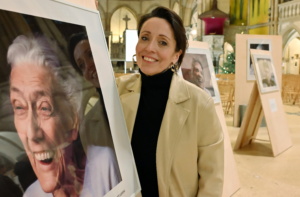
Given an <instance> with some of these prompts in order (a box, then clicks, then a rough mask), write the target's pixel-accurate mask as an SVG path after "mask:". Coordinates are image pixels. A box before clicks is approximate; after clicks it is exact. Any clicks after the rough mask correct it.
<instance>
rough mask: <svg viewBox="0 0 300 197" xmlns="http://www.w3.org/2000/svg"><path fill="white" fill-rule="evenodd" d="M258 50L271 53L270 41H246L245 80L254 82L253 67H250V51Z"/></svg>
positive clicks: (257, 39)
mask: <svg viewBox="0 0 300 197" xmlns="http://www.w3.org/2000/svg"><path fill="white" fill-rule="evenodd" d="M251 49H260V50H266V51H272V41H271V40H270V39H259V38H256V39H251V38H249V39H248V40H247V65H246V66H247V69H246V70H247V80H248V81H255V74H254V67H253V66H252V59H251V54H250V50H251Z"/></svg>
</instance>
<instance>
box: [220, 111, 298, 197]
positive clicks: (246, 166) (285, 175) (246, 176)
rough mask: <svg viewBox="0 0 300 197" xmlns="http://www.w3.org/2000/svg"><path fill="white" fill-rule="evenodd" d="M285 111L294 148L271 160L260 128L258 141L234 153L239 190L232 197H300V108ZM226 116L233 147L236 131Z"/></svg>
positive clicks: (231, 120)
mask: <svg viewBox="0 0 300 197" xmlns="http://www.w3.org/2000/svg"><path fill="white" fill-rule="evenodd" d="M284 109H285V112H286V117H287V121H288V125H289V129H290V134H291V138H292V142H293V146H292V147H291V148H289V149H288V150H286V151H284V152H283V153H281V154H280V155H278V156H277V157H273V156H272V149H271V144H270V142H269V136H268V131H267V128H266V127H261V128H260V129H259V132H258V136H257V138H259V139H260V140H256V141H255V142H254V143H252V144H251V145H249V146H246V147H244V148H243V149H239V150H237V151H234V152H233V153H234V158H235V161H236V165H237V170H238V175H239V179H240V184H241V187H240V189H239V190H238V191H237V192H235V193H234V194H233V195H232V197H269V196H270V197H299V196H300V107H299V106H295V105H284ZM225 116H226V123H227V126H228V133H229V137H230V140H231V145H232V147H234V145H235V141H236V139H237V136H238V133H239V128H237V127H233V126H232V125H233V117H232V115H225Z"/></svg>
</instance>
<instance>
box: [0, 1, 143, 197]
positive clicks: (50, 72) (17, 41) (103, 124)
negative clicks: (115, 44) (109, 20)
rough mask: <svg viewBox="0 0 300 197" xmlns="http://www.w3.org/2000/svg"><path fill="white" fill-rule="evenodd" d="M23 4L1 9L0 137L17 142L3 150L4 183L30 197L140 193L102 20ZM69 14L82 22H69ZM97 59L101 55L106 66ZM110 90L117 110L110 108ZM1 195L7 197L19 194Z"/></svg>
mask: <svg viewBox="0 0 300 197" xmlns="http://www.w3.org/2000/svg"><path fill="white" fill-rule="evenodd" d="M26 3H28V2H26V0H10V1H8V0H3V1H1V2H0V26H1V27H2V29H1V31H2V33H1V34H0V37H1V39H0V40H1V41H0V43H1V47H2V48H1V51H0V56H1V59H0V61H1V64H0V136H1V138H5V139H7V141H13V143H12V146H7V147H9V148H6V147H5V146H4V145H3V146H4V148H1V150H0V164H1V180H0V182H1V183H2V178H3V179H7V180H9V181H10V182H11V184H12V185H15V186H17V187H16V188H20V190H18V191H17V192H19V193H21V194H22V195H23V196H25V197H31V196H39V197H44V196H45V197H46V196H74V197H79V196H100V197H101V196H108V197H110V196H117V195H121V194H122V196H131V195H132V194H133V193H137V192H138V191H139V190H140V188H139V182H138V178H137V174H136V171H135V166H134V162H133V157H132V152H131V149H130V142H129V140H128V137H127V129H126V125H125V124H124V117H123V115H122V110H121V105H120V103H117V102H119V98H118V93H117V89H116V87H115V83H114V77H113V72H112V68H111V63H110V59H109V55H108V51H107V47H106V42H105V39H104V32H103V30H102V28H101V22H100V18H99V15H98V14H99V13H97V12H91V11H88V10H85V9H83V8H78V7H73V6H68V5H67V4H66V3H61V2H55V1H48V0H32V1H31V6H30V8H29V7H28V6H27V7H24V6H22V4H26ZM36 8H39V9H36ZM68 9H69V11H71V12H73V13H76V14H77V16H78V17H79V18H80V19H76V17H74V18H73V19H71V18H69V17H68V14H65V12H66V10H68ZM47 13H48V14H47ZM51 13H53V14H55V16H54V15H52V14H51ZM87 16H91V18H88V17H87ZM85 17H86V19H90V20H85V19H84V18H85ZM92 21H97V22H99V25H100V26H99V27H97V26H96V25H95V23H94V22H92ZM91 32H93V33H96V34H97V36H95V35H93V34H91ZM101 35H102V37H103V39H102V41H101V42H99V39H98V38H96V40H95V37H101ZM97 39H98V40H97ZM97 42H98V44H97V45H96V46H97V47H98V49H97V50H96V51H95V50H94V49H95V48H93V47H92V43H97ZM94 47H95V45H94ZM94 54H102V56H101V55H100V56H101V60H102V62H101V63H102V64H101V67H99V65H100V64H99V57H97V56H95V55H94ZM95 57H96V58H95ZM110 72H111V75H110V76H111V78H110V79H108V78H106V79H101V77H103V76H109V75H108V74H107V73H110ZM100 81H101V82H100ZM103 81H104V83H103ZM105 82H106V83H107V84H105ZM100 84H101V85H100ZM107 89H109V91H111V93H110V94H109V95H110V96H111V98H110V100H112V101H116V103H112V104H114V105H113V106H112V105H107V103H106V102H105V97H107V96H106V95H105V94H107ZM118 106H119V108H120V109H118ZM112 108H113V109H112ZM112 111H114V112H117V114H113V117H114V118H111V117H112ZM116 136H117V137H116ZM119 143H120V144H121V146H120V145H119ZM13 146H15V147H14V149H16V148H18V151H13V150H14V149H13ZM120 147H121V148H120ZM124 147H127V150H126V148H124ZM11 149H13V150H11ZM120 151H121V152H122V153H124V152H126V154H121V153H120ZM123 155H126V156H123ZM2 161H4V162H2ZM2 165H3V166H4V167H3V168H2ZM122 169H123V172H122ZM124 169H126V170H127V172H125V170H124ZM127 173H129V174H127ZM128 186H129V187H128ZM0 188H1V192H3V193H2V194H5V196H12V195H9V194H12V193H14V192H16V191H13V190H12V189H10V188H12V187H3V186H2V185H0ZM16 190H17V189H16ZM5 192H6V193H5ZM6 194H7V195H6Z"/></svg>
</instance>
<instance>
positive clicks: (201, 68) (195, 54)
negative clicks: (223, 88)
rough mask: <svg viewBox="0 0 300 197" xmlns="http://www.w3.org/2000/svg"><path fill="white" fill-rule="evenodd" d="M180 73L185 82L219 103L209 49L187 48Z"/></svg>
mask: <svg viewBox="0 0 300 197" xmlns="http://www.w3.org/2000/svg"><path fill="white" fill-rule="evenodd" d="M181 72H182V76H183V78H184V79H185V80H187V81H189V82H191V83H192V84H194V85H196V86H198V87H199V88H201V89H203V90H204V91H205V92H206V93H207V94H208V95H210V96H211V97H212V98H213V99H214V102H215V103H218V102H220V95H219V90H218V87H217V83H216V77H215V73H214V67H213V64H212V61H211V58H210V52H209V49H201V48H189V49H188V50H187V52H186V54H185V56H184V58H183V61H182V64H181Z"/></svg>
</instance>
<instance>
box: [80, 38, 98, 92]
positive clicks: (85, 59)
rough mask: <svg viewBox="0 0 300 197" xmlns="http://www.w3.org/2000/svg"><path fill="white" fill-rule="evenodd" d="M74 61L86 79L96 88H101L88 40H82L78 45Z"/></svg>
mask: <svg viewBox="0 0 300 197" xmlns="http://www.w3.org/2000/svg"><path fill="white" fill-rule="evenodd" d="M74 59H75V61H76V64H77V66H78V67H79V68H80V70H81V72H82V74H83V76H84V78H85V79H86V80H88V81H89V82H91V83H92V84H93V85H94V86H95V87H96V88H100V83H99V79H98V75H97V71H96V67H95V63H94V59H93V54H92V51H91V47H90V43H89V41H88V40H82V41H80V42H79V43H78V44H77V45H76V47H75V49H74Z"/></svg>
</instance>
